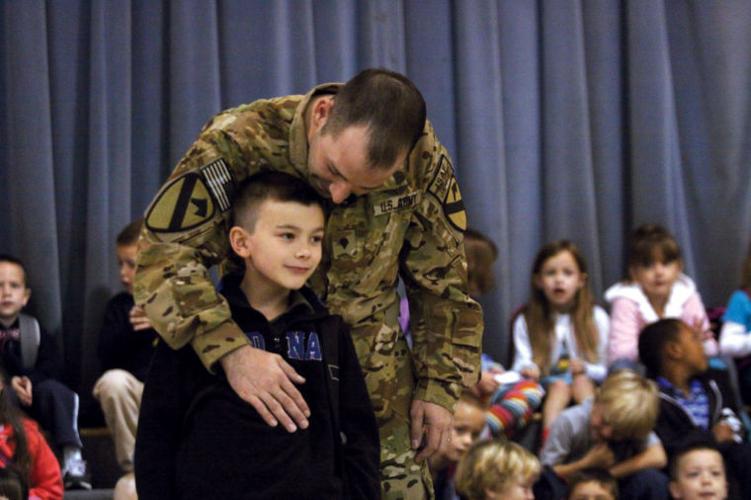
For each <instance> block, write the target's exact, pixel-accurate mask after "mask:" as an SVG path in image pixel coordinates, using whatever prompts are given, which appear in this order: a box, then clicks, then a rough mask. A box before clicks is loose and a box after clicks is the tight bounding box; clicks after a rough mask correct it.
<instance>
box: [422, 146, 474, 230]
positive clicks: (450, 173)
mask: <svg viewBox="0 0 751 500" xmlns="http://www.w3.org/2000/svg"><path fill="white" fill-rule="evenodd" d="M428 192H430V193H432V194H433V195H434V196H435V197H436V198H438V201H440V202H441V205H442V206H443V214H444V215H445V216H446V219H447V220H448V221H449V223H451V225H452V226H454V228H456V229H457V230H459V231H461V232H464V231H466V230H467V211H466V210H465V209H464V201H463V200H462V193H461V192H460V191H459V184H458V183H457V182H456V177H455V176H454V168H453V167H452V166H451V161H449V159H448V158H447V157H446V155H442V156H441V159H440V160H439V163H438V168H437V169H436V172H435V175H434V176H433V180H431V181H430V184H429V185H428Z"/></svg>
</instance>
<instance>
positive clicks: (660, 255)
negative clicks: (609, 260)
mask: <svg viewBox="0 0 751 500" xmlns="http://www.w3.org/2000/svg"><path fill="white" fill-rule="evenodd" d="M605 300H607V301H608V302H609V303H610V304H611V308H610V340H609V342H608V362H609V363H611V364H612V363H613V362H614V361H626V360H628V361H637V360H638V357H639V354H638V339H639V332H640V331H641V330H642V328H644V327H645V326H646V325H648V324H650V323H654V322H655V321H657V320H658V319H661V318H679V319H681V320H683V321H684V322H685V323H686V324H688V325H690V326H692V327H694V328H698V329H700V330H701V331H702V332H703V337H704V351H705V352H706V353H707V355H708V356H716V355H717V353H718V347H717V342H716V341H715V339H714V337H713V336H712V332H711V330H710V329H709V320H708V319H707V313H706V311H705V309H704V304H703V303H702V301H701V297H700V296H699V292H698V291H697V290H696V285H695V284H694V282H693V281H692V280H691V278H689V277H688V276H686V275H685V274H683V260H682V258H681V249H680V246H679V245H678V242H677V241H676V240H675V238H673V236H672V235H671V234H670V233H669V232H668V231H667V230H666V229H665V228H664V227H662V226H659V225H657V224H645V225H642V226H639V227H638V228H636V230H634V232H633V233H632V234H631V237H630V240H629V245H628V278H627V279H625V280H624V281H621V282H619V283H616V284H615V285H613V286H612V287H610V288H609V289H608V290H607V291H606V292H605Z"/></svg>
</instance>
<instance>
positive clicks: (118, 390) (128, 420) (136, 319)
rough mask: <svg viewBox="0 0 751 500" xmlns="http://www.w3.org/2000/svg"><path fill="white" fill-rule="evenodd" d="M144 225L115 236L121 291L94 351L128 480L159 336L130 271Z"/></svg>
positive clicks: (99, 388)
mask: <svg viewBox="0 0 751 500" xmlns="http://www.w3.org/2000/svg"><path fill="white" fill-rule="evenodd" d="M142 225H143V220H142V219H139V220H136V221H133V222H131V223H130V224H128V225H127V226H126V227H125V228H124V229H123V230H122V231H121V232H120V234H118V236H117V240H116V247H115V253H116V255H117V264H118V267H119V268H120V282H121V283H122V285H123V288H124V290H123V291H122V292H120V293H119V294H117V295H115V296H114V297H112V298H111V299H110V301H109V302H107V307H106V309H105V313H104V321H103V323H102V329H101V330H100V331H99V345H98V351H97V352H98V354H99V361H100V363H101V366H102V370H103V371H104V374H103V375H102V376H101V377H100V378H99V380H97V382H96V384H95V385H94V390H93V395H94V397H95V398H96V399H97V400H98V401H99V403H100V405H101V407H102V413H103V414H104V419H105V421H106V422H107V427H109V429H110V431H111V432H112V439H113V441H114V444H115V455H116V457H117V463H118V464H119V465H120V467H121V468H122V470H123V472H124V473H125V476H124V478H125V479H124V480H126V481H127V480H132V472H133V449H134V447H135V442H136V424H137V422H138V409H139V407H140V406H141V396H142V394H143V381H144V379H145V378H146V369H147V368H148V366H149V362H150V361H151V357H152V355H153V354H154V345H155V341H156V338H157V333H156V331H154V330H153V329H152V328H151V323H150V322H149V320H148V318H147V317H146V315H145V314H144V312H143V309H141V308H140V307H138V306H136V305H134V302H133V275H134V274H135V268H136V253H137V249H138V247H137V243H138V235H139V233H140V232H141V226H142Z"/></svg>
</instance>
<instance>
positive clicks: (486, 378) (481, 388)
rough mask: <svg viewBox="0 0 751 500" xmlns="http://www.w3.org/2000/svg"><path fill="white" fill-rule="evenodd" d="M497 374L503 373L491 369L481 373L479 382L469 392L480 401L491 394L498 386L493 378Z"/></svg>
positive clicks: (496, 369)
mask: <svg viewBox="0 0 751 500" xmlns="http://www.w3.org/2000/svg"><path fill="white" fill-rule="evenodd" d="M499 373H503V370H499V369H498V368H492V369H490V370H489V371H486V372H482V375H480V381H479V382H478V383H477V385H475V386H474V387H473V388H472V390H471V392H472V393H473V394H474V395H475V396H477V397H479V398H481V399H482V398H484V397H486V396H489V395H491V394H493V393H494V392H495V391H496V389H498V386H499V385H500V384H499V383H498V382H497V381H496V380H495V376H496V375H497V374H499Z"/></svg>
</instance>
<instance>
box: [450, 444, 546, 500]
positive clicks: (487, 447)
mask: <svg viewBox="0 0 751 500" xmlns="http://www.w3.org/2000/svg"><path fill="white" fill-rule="evenodd" d="M540 468H541V466H540V461H539V460H537V457H535V456H534V455H533V454H532V453H530V452H529V451H528V450H526V449H525V448H522V447H521V446H520V445H518V444H517V443H513V442H511V441H498V440H488V441H478V442H477V443H475V444H473V445H472V446H471V447H470V448H469V450H468V451H467V454H466V455H464V457H462V459H461V460H460V461H459V465H458V466H457V469H456V490H457V491H458V492H459V493H461V494H462V495H464V496H466V497H467V498H468V499H469V500H475V499H482V498H485V491H486V490H491V491H500V490H503V489H505V488H506V487H508V485H509V483H510V482H511V481H513V480H523V481H527V480H530V479H532V478H534V477H536V476H538V475H539V474H540Z"/></svg>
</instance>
